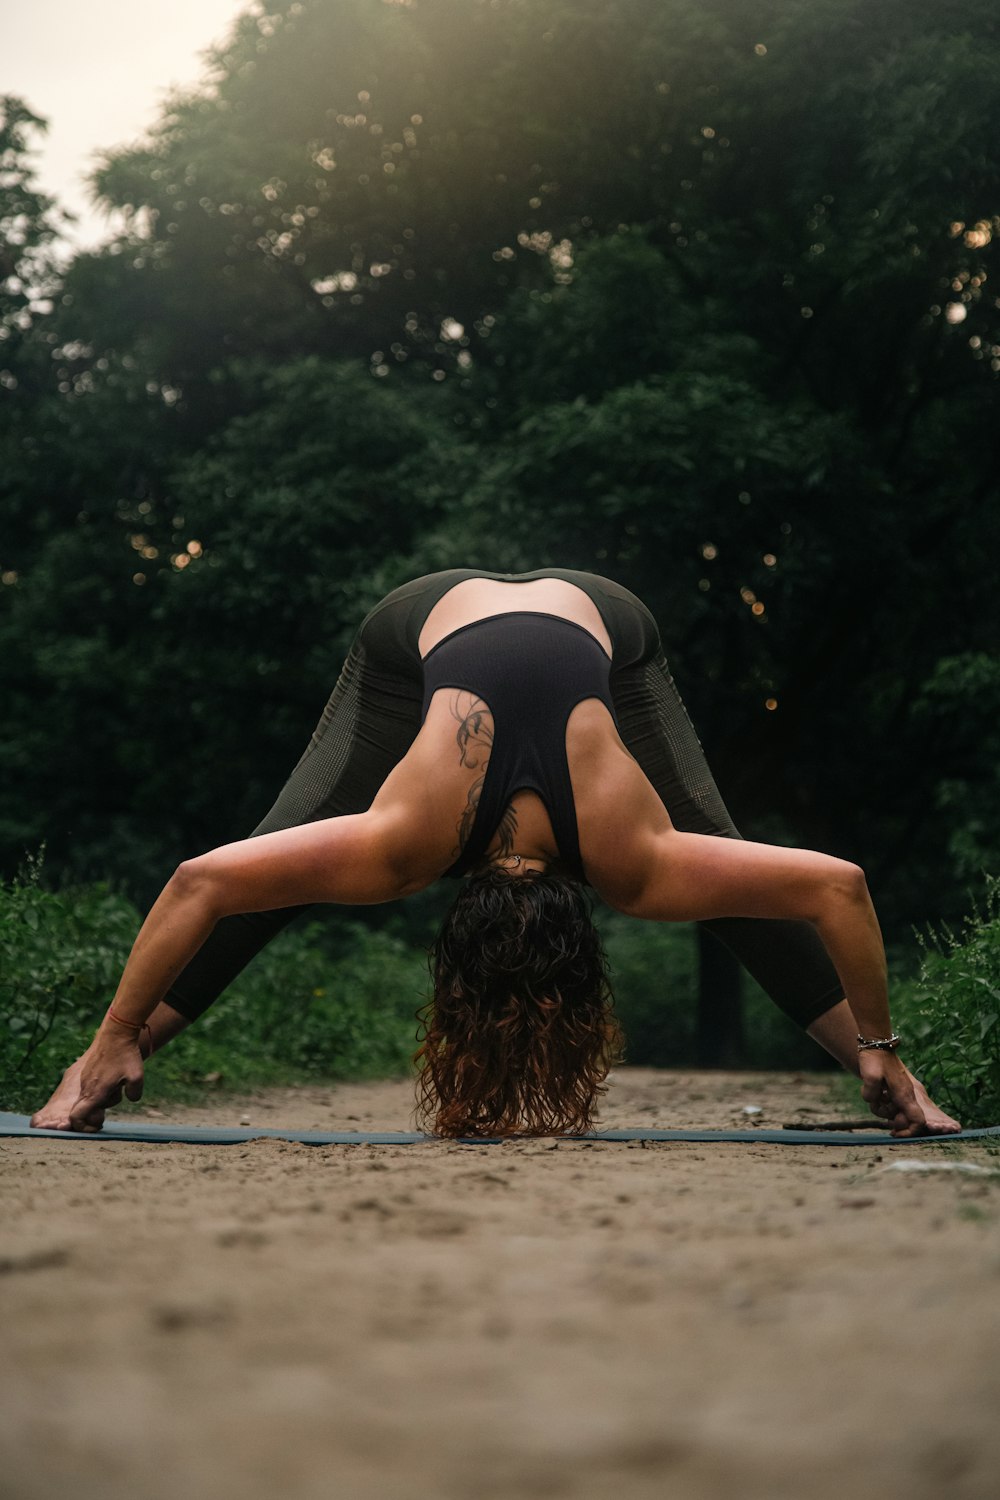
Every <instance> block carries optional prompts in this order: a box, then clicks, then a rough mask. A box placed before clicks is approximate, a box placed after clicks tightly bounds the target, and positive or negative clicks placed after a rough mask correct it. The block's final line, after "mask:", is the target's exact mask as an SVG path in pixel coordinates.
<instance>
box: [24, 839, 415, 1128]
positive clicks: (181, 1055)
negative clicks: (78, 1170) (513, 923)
mask: <svg viewBox="0 0 1000 1500" xmlns="http://www.w3.org/2000/svg"><path fill="white" fill-rule="evenodd" d="M37 874H38V872H37V867H35V868H32V869H29V871H28V872H27V874H26V875H25V876H24V877H22V878H19V879H18V880H16V881H14V882H12V883H10V884H8V885H6V886H3V887H0V1107H2V1108H5V1109H33V1108H37V1107H38V1105H39V1104H40V1103H41V1102H43V1100H44V1099H45V1098H46V1097H47V1096H48V1094H49V1092H50V1091H51V1089H52V1088H53V1087H54V1086H55V1084H56V1083H57V1081H58V1079H59V1076H60V1073H61V1072H62V1069H63V1068H64V1067H65V1066H66V1065H67V1063H69V1062H71V1061H72V1059H73V1058H75V1057H78V1056H79V1054H80V1053H81V1052H82V1051H83V1050H84V1048H85V1047H86V1046H87V1045H88V1043H89V1041H90V1038H91V1036H92V1035H93V1032H94V1030H95V1028H96V1026H97V1025H98V1024H99V1022H100V1019H101V1017H102V1015H103V1014H104V1011H105V1010H106V1009H107V1005H108V1002H109V1000H110V998H111V996H112V995H113V994H114V991H115V988H116V986H117V983H118V979H119V977H120V975H121V970H122V967H123V966H124V963H125V959H126V958H127V956H128V953H129V949H130V947H131V945H132V941H133V939H134V937H135V933H136V930H137V928H138V926H139V916H138V913H137V912H136V910H135V908H134V907H133V906H132V905H131V904H130V903H129V902H128V901H126V900H125V899H124V898H123V897H121V896H119V895H116V894H114V893H113V892H111V891H110V890H108V888H107V887H106V886H89V887H77V888H75V889H71V890H66V891H63V892H60V893H59V894H58V895H57V894H53V893H52V892H49V891H46V890H45V889H44V888H43V887H42V886H41V884H40V883H39V881H38V878H37ZM426 989H427V967H426V960H425V957H424V954H423V953H422V952H420V951H419V950H416V949H413V948H410V947H408V946H407V945H406V944H405V943H404V942H403V941H401V940H400V939H399V938H394V937H391V936H389V935H388V934H384V933H377V932H376V933H373V932H370V931H368V929H367V928H365V927H362V926H360V925H359V924H356V923H347V924H345V925H344V926H343V927H342V928H341V929H339V930H338V931H337V932H336V933H335V934H333V935H332V940H331V934H330V933H329V932H324V930H323V929H321V928H319V927H317V926H315V925H313V926H311V927H305V928H303V929H300V930H296V931H294V932H286V933H285V934H283V935H282V936H281V937H280V938H278V939H277V940H276V941H275V942H274V943H273V944H272V945H271V946H270V948H269V949H268V950H267V951H266V952H265V953H264V954H262V955H261V956H260V957H259V958H258V959H257V960H256V961H255V963H254V964H253V965H251V967H250V968H249V969H248V970H247V972H246V973H245V974H244V975H242V976H241V977H240V978H239V979H238V980H236V981H235V982H234V984H233V985H232V986H231V988H230V990H229V991H228V992H227V995H226V997H225V999H224V1000H222V1001H220V1002H219V1004H218V1005H216V1006H215V1007H214V1008H213V1009H212V1010H210V1011H209V1012H208V1013H207V1014H206V1015H205V1016H204V1017H203V1018H202V1019H201V1020H200V1021H199V1022H198V1024H197V1025H196V1026H193V1027H191V1028H190V1029H189V1030H188V1031H186V1032H185V1033H184V1034H183V1035H182V1036H180V1037H179V1038H178V1039H176V1040H175V1041H174V1042H172V1043H171V1045H170V1048H169V1049H168V1050H165V1051H164V1052H163V1054H162V1055H161V1056H159V1057H156V1058H154V1060H153V1062H152V1063H151V1064H150V1065H149V1066H148V1068H147V1088H146V1096H145V1097H146V1099H147V1102H149V1101H155V1100H157V1099H161V1098H176V1097H185V1098H191V1097H197V1096H199V1095H200V1094H202V1093H203V1092H204V1088H205V1086H206V1083H205V1080H206V1078H211V1077H213V1075H221V1081H222V1082H223V1083H224V1084H225V1085H227V1086H233V1087H252V1086H254V1085H257V1084H262V1083H275V1082H281V1081H286V1080H290V1079H292V1078H295V1079H299V1080H301V1079H303V1078H310V1077H312V1078H320V1079H336V1078H352V1079H356V1078H376V1077H378V1078H381V1077H387V1076H394V1075H399V1074H405V1073H406V1072H407V1071H408V1068H409V1060H410V1058H411V1056H412V1054H413V1051H414V1048H415V1045H416V1031H417V1026H416V1021H415V1013H416V1010H417V1009H418V1007H419V1006H420V1005H421V1004H422V1003H423V1000H424V999H425V997H426Z"/></svg>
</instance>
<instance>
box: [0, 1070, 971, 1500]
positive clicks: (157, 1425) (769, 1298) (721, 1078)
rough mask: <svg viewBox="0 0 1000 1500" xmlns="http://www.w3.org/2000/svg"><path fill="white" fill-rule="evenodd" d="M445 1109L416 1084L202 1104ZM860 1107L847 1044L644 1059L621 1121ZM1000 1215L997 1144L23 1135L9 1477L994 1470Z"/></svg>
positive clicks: (288, 1489)
mask: <svg viewBox="0 0 1000 1500" xmlns="http://www.w3.org/2000/svg"><path fill="white" fill-rule="evenodd" d="M746 1105H756V1106H759V1107H760V1109H761V1113H760V1114H757V1115H752V1116H747V1115H744V1114H743V1113H742V1110H743V1107H744V1106H746ZM411 1107H412V1092H411V1090H410V1088H409V1086H408V1085H406V1084H394V1083H386V1084H374V1085H350V1086H343V1087H338V1088H336V1089H331V1090H327V1089H318V1088H302V1089H291V1090H282V1091H280V1092H279V1091H275V1092H270V1093H268V1094H266V1095H261V1096H259V1097H254V1098H249V1099H244V1098H241V1099H232V1098H230V1097H224V1096H219V1097H215V1098H211V1099H210V1100H209V1101H208V1102H207V1103H206V1105H205V1107H204V1108H203V1109H200V1110H197V1109H184V1110H177V1111H176V1113H175V1115H174V1116H173V1117H174V1118H178V1119H180V1118H183V1119H185V1120H189V1121H192V1120H201V1121H203V1122H205V1123H213V1124H220V1125H230V1124H232V1125H235V1124H239V1123H240V1121H241V1120H242V1119H243V1118H246V1117H249V1119H250V1121H251V1122H252V1123H254V1124H259V1125H275V1124H282V1125H291V1126H299V1127H301V1128H314V1127H320V1128H330V1129H346V1130H351V1129H355V1130H365V1129H407V1128H410V1124H411ZM837 1112H838V1111H837V1109H836V1107H835V1106H832V1105H831V1102H830V1093H829V1084H828V1082H827V1081H826V1079H825V1078H824V1077H823V1076H822V1075H818V1076H816V1075H814V1076H809V1077H799V1076H793V1075H773V1074H772V1075H766V1076H758V1075H748V1074H721V1073H715V1074H713V1073H700V1074H695V1073H684V1074H681V1073H668V1072H664V1073H655V1072H651V1071H645V1070H639V1069H636V1070H630V1069H623V1070H621V1071H620V1072H619V1073H618V1074H617V1076H616V1078H615V1080H614V1083H613V1087H612V1092H611V1094H610V1096H609V1098H608V1101H607V1105H606V1107H605V1110H604V1113H603V1117H602V1118H603V1122H604V1123H605V1124H607V1125H609V1126H612V1127H623V1126H629V1125H650V1126H659V1127H663V1128H672V1127H683V1126H714V1127H729V1126H745V1125H746V1124H748V1123H750V1122H756V1123H758V1124H759V1125H761V1126H766V1127H773V1126H775V1125H781V1124H782V1123H785V1122H791V1121H793V1120H804V1119H813V1120H825V1119H830V1118H834V1117H835V1116H836V1114H837ZM857 1112H858V1113H860V1112H861V1111H860V1109H859V1110H858V1111H857ZM901 1160H904V1161H905V1160H911V1161H914V1160H915V1161H919V1162H921V1163H924V1164H927V1163H938V1164H945V1163H950V1164H952V1165H953V1166H955V1165H958V1164H971V1165H974V1166H978V1167H980V1168H985V1169H987V1170H985V1171H980V1172H977V1173H968V1172H964V1171H956V1170H950V1171H899V1170H895V1169H893V1170H887V1168H889V1167H890V1166H891V1164H892V1163H894V1162H899V1161H901ZM998 1226H1000V1154H998V1153H997V1148H996V1146H995V1145H993V1143H985V1144H984V1143H981V1142H959V1143H957V1144H950V1145H948V1144H946V1145H935V1146H933V1147H921V1148H918V1149H914V1148H913V1147H912V1146H907V1144H906V1143H901V1144H899V1145H893V1146H890V1147H874V1146H871V1147H867V1148H866V1147H864V1146H862V1145H859V1144H858V1143H857V1142H856V1141H848V1142H846V1143H845V1144H844V1146H843V1147H840V1146H827V1147H821V1146H770V1145H766V1144H764V1143H760V1144H748V1145H743V1144H728V1145H712V1146H704V1145H696V1144H674V1143H670V1144H663V1145H643V1144H639V1143H630V1144H627V1145H626V1144H604V1143H572V1142H565V1141H563V1142H556V1141H553V1140H519V1141H513V1142H508V1143H505V1144H504V1145H500V1146H475V1145H457V1144H448V1143H444V1142H434V1143H431V1144H428V1145H418V1146H368V1145H361V1146H320V1147H310V1146H304V1145H296V1144H291V1143H287V1142H276V1141H262V1142H256V1143H251V1144H248V1145H236V1146H215V1147H212V1146H189V1145H144V1144H125V1143H118V1144H114V1143H111V1142H107V1143H101V1142H97V1141H88V1142H63V1141H53V1140H48V1139H39V1140H30V1139H29V1140H11V1141H8V1142H5V1143H4V1144H3V1146H2V1148H0V1339H2V1349H3V1367H2V1372H0V1497H2V1500H56V1497H58V1500H62V1497H64V1496H65V1497H68V1500H91V1497H93V1500H98V1497H100V1500H125V1497H129V1500H201V1497H206V1500H207V1497H212V1500H277V1497H287V1500H424V1497H427V1500H431V1497H433V1500H531V1497H536V1496H537V1497H556V1500H558V1497H567V1500H576V1497H579V1500H612V1497H614V1500H654V1497H655V1500H665V1497H669V1500H844V1497H847V1496H849V1497H851V1500H868V1497H871V1500H875V1497H878V1500H885V1497H895V1496H899V1495H904V1496H906V1497H907V1500H924V1497H927V1500H930V1497H932V1496H933V1497H934V1500H939V1497H940V1500H988V1497H992V1496H994V1495H995V1494H996V1493H997V1488H996V1485H997V1474H998V1472H1000V1419H998V1415H997V1413H998V1411H1000V1352H998V1334H1000V1235H998Z"/></svg>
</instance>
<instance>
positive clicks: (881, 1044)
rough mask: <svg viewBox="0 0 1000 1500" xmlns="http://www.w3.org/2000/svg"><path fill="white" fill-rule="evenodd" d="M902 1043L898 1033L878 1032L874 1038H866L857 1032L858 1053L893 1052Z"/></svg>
mask: <svg viewBox="0 0 1000 1500" xmlns="http://www.w3.org/2000/svg"><path fill="white" fill-rule="evenodd" d="M901 1041H902V1037H901V1036H900V1034H899V1032H898V1031H889V1032H880V1033H879V1034H878V1035H875V1036H866V1035H865V1034H864V1033H863V1032H860V1031H859V1032H858V1051H859V1052H895V1050H896V1048H897V1047H898V1046H899V1044H900V1042H901Z"/></svg>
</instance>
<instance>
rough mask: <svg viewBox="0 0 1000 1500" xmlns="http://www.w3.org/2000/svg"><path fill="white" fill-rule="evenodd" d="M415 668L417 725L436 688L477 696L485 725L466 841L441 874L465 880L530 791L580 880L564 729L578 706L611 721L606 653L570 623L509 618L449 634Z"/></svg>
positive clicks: (529, 615) (519, 614)
mask: <svg viewBox="0 0 1000 1500" xmlns="http://www.w3.org/2000/svg"><path fill="white" fill-rule="evenodd" d="M423 667H424V703H423V713H422V715H421V723H422V722H423V720H424V719H426V717H427V710H428V709H429V708H430V703H431V698H432V697H433V695H434V693H435V692H436V691H437V690H438V688H443V687H453V688H464V689H465V690H466V691H467V692H470V693H475V694H476V695H477V696H478V697H480V698H482V699H483V702H484V703H485V704H486V705H487V706H488V708H489V709H490V712H491V713H492V715H493V748H492V751H491V753H490V758H489V764H488V766H487V768H486V775H485V778H484V781H483V786H482V791H481V794H480V798H479V804H478V806H477V808H476V817H475V822H474V823H473V825H472V832H471V833H470V835H469V838H468V841H467V843H466V845H465V848H464V850H463V851H462V853H461V855H460V856H459V858H458V859H457V860H456V861H455V863H454V864H453V865H452V866H451V868H450V869H449V870H447V871H446V872H445V873H446V874H447V875H464V874H465V872H466V871H467V870H468V869H470V868H472V867H474V866H475V865H476V864H478V863H479V862H480V860H481V859H482V857H483V855H484V854H485V853H486V850H487V848H488V847H489V844H490V841H491V839H492V838H493V835H494V834H495V833H496V830H497V828H498V827H499V825H500V820H501V819H502V817H503V814H504V811H505V809H506V808H507V805H508V803H509V802H510V800H511V798H512V797H513V796H514V794H515V792H520V791H524V790H529V791H533V792H537V793H538V795H539V796H540V797H541V799H542V801H543V802H544V803H545V806H546V809H547V811H548V814H549V820H550V822H551V824H552V832H553V834H554V835H555V841H556V847H557V848H558V850H559V855H560V858H561V859H562V861H563V863H564V864H565V865H566V867H567V869H568V871H569V873H570V874H572V875H573V876H575V877H576V878H577V879H578V880H583V879H584V878H585V876H584V873H583V864H582V862H581V859H580V836H579V832H578V830H577V823H576V807H575V805H574V802H573V785H572V782H571V780H570V774H569V762H568V760H567V758H566V723H567V720H568V719H569V716H570V714H571V713H572V712H573V709H574V708H575V707H576V705H577V704H578V703H582V702H583V701H584V699H586V698H598V699H600V701H601V702H602V703H604V704H605V705H606V706H607V708H608V710H609V711H610V713H611V716H612V718H614V717H615V710H614V704H613V702H612V699H611V689H610V686H609V681H608V679H609V675H610V671H611V661H610V658H609V657H608V654H607V652H606V651H605V650H604V649H603V647H602V646H601V645H600V643H599V642H598V641H597V640H596V638H595V637H594V636H593V635H591V633H590V631H589V630H586V629H585V628H584V627H583V626H582V625H577V624H576V622H575V621H573V620H564V619H562V618H561V617H560V616H558V615H548V614H538V613H535V612H532V611H528V610H514V611H511V612H510V613H509V614H502V615H490V616H488V617H487V618H486V619H485V620H473V621H472V623H471V624H469V625H461V626H460V627H459V628H458V630H453V631H452V632H451V634H450V635H446V636H445V637H444V639H443V640H440V641H438V643H437V645H436V646H433V647H432V648H431V650H430V651H429V652H428V653H427V655H426V656H425V657H424V663H423ZM616 723H617V720H616Z"/></svg>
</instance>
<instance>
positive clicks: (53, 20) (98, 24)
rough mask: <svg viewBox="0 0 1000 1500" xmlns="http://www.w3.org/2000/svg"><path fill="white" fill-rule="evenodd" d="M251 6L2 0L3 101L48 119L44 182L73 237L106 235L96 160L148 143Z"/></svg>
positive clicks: (245, 1)
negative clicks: (181, 88) (92, 189)
mask: <svg viewBox="0 0 1000 1500" xmlns="http://www.w3.org/2000/svg"><path fill="white" fill-rule="evenodd" d="M249 9H251V0H169V3H167V4H155V3H152V0H0V13H2V22H0V27H2V37H3V43H2V59H0V94H16V95H18V96H19V97H21V98H23V99H24V101H25V102H26V103H27V105H28V107H29V108H30V109H31V110H33V111H34V113H35V114H36V115H42V116H44V117H45V118H46V119H47V120H48V122H49V130H48V134H47V136H44V137H42V138H41V140H40V148H39V150H38V151H37V153H36V156H35V162H36V165H37V169H38V171H37V183H38V186H39V187H41V188H42V189H43V190H44V191H45V192H47V193H51V194H53V195H54V196H55V197H56V198H57V199H58V200H59V202H60V204H61V205H62V206H63V207H64V208H68V209H70V210H71V211H72V212H73V213H75V214H77V215H78V216H79V220H80V222H79V224H77V225H76V226H75V229H74V231H73V235H72V239H73V241H74V243H76V244H78V245H93V244H95V243H97V242H98V241H99V240H101V239H103V238H104V236H105V235H106V233H107V232H108V221H107V219H106V217H105V215H104V214H102V213H101V212H100V211H99V210H97V209H95V208H94V207H93V205H92V204H91V203H90V200H89V197H88V193H87V189H86V186H85V184H84V177H85V176H86V174H87V172H88V171H89V170H90V168H91V167H92V165H93V158H94V154H95V153H99V152H100V151H101V150H103V149H106V148H108V147H112V146H121V145H126V144H128V143H130V142H131V141H134V140H137V139H140V138H141V137H142V135H143V134H144V133H145V130H146V128H147V127H148V126H149V125H151V124H152V123H153V121H154V120H155V119H156V117H157V114H158V113H159V109H160V106H161V105H162V103H163V100H164V97H165V95H166V94H167V93H168V91H169V90H170V88H171V86H172V85H178V84H179V85H187V84H191V83H195V82H196V81H197V80H198V79H199V77H200V76H201V73H202V59H201V57H200V54H201V53H202V52H203V51H204V49H205V48H206V47H209V46H211V44H212V43H213V42H216V41H221V40H223V39H224V38H225V37H226V35H227V34H228V32H229V28H230V25H231V23H232V22H233V20H234V19H235V17H236V16H237V15H239V14H240V13H241V12H242V11H244V10H249Z"/></svg>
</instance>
